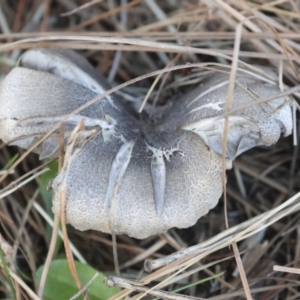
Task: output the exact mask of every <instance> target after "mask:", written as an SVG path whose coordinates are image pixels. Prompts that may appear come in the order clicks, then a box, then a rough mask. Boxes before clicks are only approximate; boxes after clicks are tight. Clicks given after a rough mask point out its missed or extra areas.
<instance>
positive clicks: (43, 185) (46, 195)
mask: <svg viewBox="0 0 300 300" xmlns="http://www.w3.org/2000/svg"><path fill="white" fill-rule="evenodd" d="M48 167H49V168H50V171H48V172H45V173H43V174H42V175H41V176H40V178H39V190H40V193H41V196H42V198H43V200H44V204H45V208H46V211H47V213H48V214H49V216H50V217H51V218H52V219H53V212H52V191H48V190H47V187H48V185H49V182H50V181H51V180H53V179H54V178H55V176H56V175H57V173H58V163H57V161H54V162H51V163H49V165H48ZM51 234H52V227H51V226H50V225H49V224H48V223H47V224H46V239H47V241H48V242H50V240H51ZM61 244H62V240H61V239H60V238H59V237H58V240H57V244H56V251H55V252H57V251H58V249H59V248H60V247H61Z"/></svg>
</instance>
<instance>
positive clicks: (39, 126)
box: [0, 49, 293, 238]
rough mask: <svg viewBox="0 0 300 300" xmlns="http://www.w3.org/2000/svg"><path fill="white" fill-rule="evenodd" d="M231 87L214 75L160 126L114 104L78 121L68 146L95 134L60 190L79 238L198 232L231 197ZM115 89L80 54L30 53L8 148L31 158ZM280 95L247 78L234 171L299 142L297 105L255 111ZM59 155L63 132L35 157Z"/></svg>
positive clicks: (78, 151)
mask: <svg viewBox="0 0 300 300" xmlns="http://www.w3.org/2000/svg"><path fill="white" fill-rule="evenodd" d="M268 72H269V71H268ZM228 84H229V74H228V73H227V74H226V73H225V74H224V72H223V73H220V72H217V71H215V72H211V73H209V74H208V76H207V77H206V79H204V80H203V81H202V83H201V84H200V85H199V86H197V87H196V88H195V89H194V90H192V91H190V92H189V93H186V94H181V95H180V96H177V97H174V98H172V99H169V100H168V101H167V102H168V105H167V106H166V107H167V109H165V110H164V111H163V113H161V111H162V110H160V114H159V117H157V115H158V114H157V115H156V114H155V111H156V110H155V109H154V112H153V118H151V117H150V116H149V115H147V113H142V114H139V113H138V112H137V111H136V110H135V108H134V107H136V105H131V104H130V103H125V102H124V101H123V100H122V99H120V98H119V97H117V96H116V95H115V94H111V95H109V96H107V97H106V98H104V99H102V100H99V101H98V102H97V103H95V104H93V105H91V106H89V107H88V108H86V109H84V110H82V111H81V112H80V113H79V114H77V115H73V116H72V117H70V118H68V120H66V121H64V130H65V144H66V145H67V144H68V140H69V138H70V135H71V133H72V131H73V130H74V128H75V127H76V125H77V124H79V123H80V122H81V121H83V122H84V124H85V128H84V129H83V130H81V131H80V132H79V134H78V136H77V142H76V145H75V147H74V149H73V151H72V154H71V156H70V157H69V159H68V161H67V164H66V167H65V168H63V169H62V170H61V171H60V172H59V174H58V175H57V177H56V178H55V179H54V181H53V183H52V189H53V211H54V213H55V214H59V213H60V195H61V189H65V196H66V199H65V200H66V203H65V212H66V220H67V222H68V223H70V224H71V225H73V226H74V227H75V228H77V229H79V230H87V229H94V230H99V231H102V232H107V233H112V232H115V233H117V234H123V233H125V234H128V235H129V236H132V237H136V238H146V237H148V236H150V235H153V234H157V233H162V232H165V231H167V230H168V229H169V228H172V227H178V228H185V227H189V226H192V225H193V224H195V222H196V221H197V220H198V219H199V218H200V217H201V216H203V215H205V214H207V213H208V211H209V210H210V209H212V208H213V207H214V206H215V205H216V204H217V202H218V200H219V198H220V197H221V195H222V192H223V187H222V141H223V132H224V124H225V117H224V112H225V106H226V99H227V91H228ZM109 89H110V86H109V84H107V82H106V80H105V79H104V78H103V77H102V76H100V75H99V74H98V73H97V72H96V71H95V70H94V69H93V67H92V66H91V65H90V64H89V63H88V62H87V61H86V60H85V59H84V58H83V57H82V56H80V55H79V54H77V53H75V52H73V51H67V50H49V49H48V50H47V49H33V50H29V51H27V52H25V54H23V56H22V57H21V58H20V60H19V62H18V66H17V67H15V68H14V69H13V70H12V71H11V72H10V73H9V74H8V75H7V76H6V78H5V79H4V81H3V82H2V84H1V87H0V138H1V139H2V140H3V141H4V142H5V143H8V144H11V145H18V146H20V147H22V148H25V149H27V148H29V147H30V146H32V145H33V144H34V143H35V142H36V141H38V139H40V138H41V137H42V136H43V135H44V134H45V133H47V132H48V131H49V130H50V129H51V128H53V126H54V125H56V124H57V123H59V122H61V121H62V120H64V118H65V117H66V116H67V115H68V114H70V113H72V111H74V110H75V109H77V108H78V107H80V106H81V105H83V104H85V103H86V102H88V101H90V100H92V99H93V98H95V97H96V96H98V95H99V94H103V93H104V92H105V91H107V90H109ZM279 92H280V90H279V88H278V87H277V85H276V84H275V83H274V82H272V81H267V80H265V79H264V78H262V77H260V76H255V74H254V73H253V72H249V71H245V70H241V69H239V70H238V73H237V77H236V82H235V88H234V93H233V102H232V109H233V110H234V111H235V113H233V114H231V115H230V116H229V119H228V126H229V127H228V128H229V130H228V136H227V151H226V155H225V157H226V163H227V168H230V167H231V162H232V161H233V160H234V158H235V157H236V156H237V155H239V154H241V153H242V152H244V151H246V150H248V149H250V148H252V147H255V146H258V145H266V146H269V145H272V144H274V143H276V142H277V140H278V139H279V137H280V135H281V134H283V135H285V136H287V135H289V134H291V132H292V126H293V122H292V113H291V102H290V100H289V99H283V98H279V99H274V100H271V101H268V102H266V103H261V104H256V105H253V106H251V105H249V103H252V102H255V101H256V100H258V99H260V98H266V97H268V96H271V95H276V93H279ZM245 105H247V108H245V109H243V106H245ZM157 111H158V109H157ZM154 117H155V118H154ZM58 150H59V130H56V131H55V132H53V133H52V134H51V136H50V137H48V138H47V139H46V140H45V141H44V142H42V144H41V145H40V146H38V147H37V148H36V149H35V151H36V152H37V153H38V154H39V155H40V158H47V157H56V156H57V155H58Z"/></svg>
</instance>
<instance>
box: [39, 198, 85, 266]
mask: <svg viewBox="0 0 300 300" xmlns="http://www.w3.org/2000/svg"><path fill="white" fill-rule="evenodd" d="M33 206H34V208H35V209H36V211H37V212H38V213H39V214H40V215H41V216H42V217H43V218H44V220H45V221H46V222H47V223H48V224H49V225H50V226H52V227H53V226H54V222H53V220H52V219H51V218H50V216H49V215H48V214H47V213H46V212H45V210H44V209H43V208H42V207H41V206H40V205H39V204H38V203H37V202H34V204H33ZM58 235H59V236H60V237H61V238H62V239H63V234H62V232H61V230H58ZM70 248H71V250H72V252H73V253H74V255H75V257H76V258H77V259H78V260H79V261H80V262H82V263H84V264H87V262H86V260H85V259H84V257H83V256H82V255H81V254H80V252H79V251H78V250H77V249H76V247H75V246H74V245H73V244H72V242H70Z"/></svg>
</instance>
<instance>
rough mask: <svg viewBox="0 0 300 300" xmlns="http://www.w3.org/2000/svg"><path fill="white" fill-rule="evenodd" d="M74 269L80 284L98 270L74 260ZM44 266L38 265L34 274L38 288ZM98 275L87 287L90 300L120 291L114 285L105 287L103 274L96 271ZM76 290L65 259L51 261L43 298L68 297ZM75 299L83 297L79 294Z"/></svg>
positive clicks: (100, 299)
mask: <svg viewBox="0 0 300 300" xmlns="http://www.w3.org/2000/svg"><path fill="white" fill-rule="evenodd" d="M75 266H76V270H77V272H78V276H79V278H80V281H81V284H82V285H83V286H84V285H86V284H87V283H88V282H89V281H90V280H91V279H92V277H93V276H94V275H95V273H97V272H98V271H97V270H95V269H93V268H92V267H90V266H88V265H86V264H83V263H81V262H78V261H75ZM43 268H44V266H42V267H40V268H39V269H38V270H37V272H36V276H35V286H36V289H38V286H39V282H40V279H41V275H42V271H43ZM98 273H99V275H98V277H97V278H96V279H95V280H94V281H93V282H92V284H91V285H90V286H89V289H88V297H89V299H90V300H106V299H108V298H109V297H111V296H113V295H115V294H116V293H118V292H119V291H120V289H119V288H116V287H107V286H106V285H105V284H104V283H103V280H104V278H105V276H104V275H103V274H102V273H100V272H98ZM77 292H78V288H77V286H76V284H75V282H74V279H73V277H72V275H71V273H70V271H69V268H68V263H67V260H65V259H58V260H54V261H52V263H51V265H50V269H49V273H48V277H47V281H46V285H45V289H44V295H43V299H44V300H57V299H62V300H65V299H70V298H71V297H72V296H74V295H75V294H76V293H77ZM77 299H83V297H82V295H80V296H79V297H78V298H77Z"/></svg>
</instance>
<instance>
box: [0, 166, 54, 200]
mask: <svg viewBox="0 0 300 300" xmlns="http://www.w3.org/2000/svg"><path fill="white" fill-rule="evenodd" d="M49 170H50V169H49V168H45V169H43V170H41V171H39V172H37V173H35V174H34V175H32V176H30V177H29V178H27V179H25V180H24V181H22V182H20V183H19V184H18V185H16V186H15V187H13V188H11V189H10V190H8V191H6V192H3V193H1V194H0V199H3V198H5V197H7V196H8V195H10V194H12V193H13V192H15V191H17V190H18V189H19V188H21V187H22V186H24V185H25V184H27V183H28V182H30V181H32V180H33V179H35V178H37V177H39V176H40V175H42V174H44V173H46V172H48V171H49ZM5 175H7V174H5ZM5 175H4V176H5ZM5 177H6V176H5Z"/></svg>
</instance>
